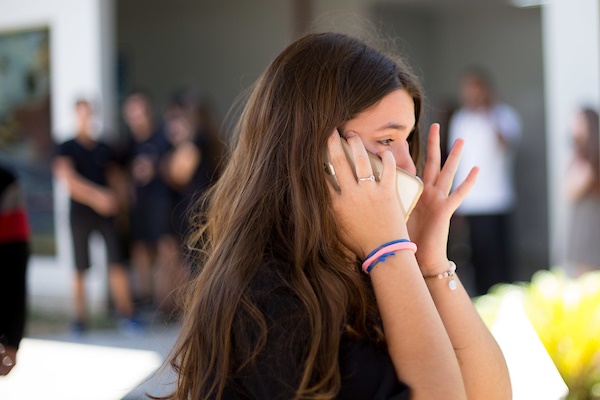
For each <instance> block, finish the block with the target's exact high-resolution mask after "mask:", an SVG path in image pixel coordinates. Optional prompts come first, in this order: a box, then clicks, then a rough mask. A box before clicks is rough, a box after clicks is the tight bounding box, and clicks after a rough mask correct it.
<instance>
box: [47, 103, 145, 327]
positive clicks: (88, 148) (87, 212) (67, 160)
mask: <svg viewBox="0 0 600 400" xmlns="http://www.w3.org/2000/svg"><path fill="white" fill-rule="evenodd" d="M75 112H76V116H77V135H76V137H75V138H74V139H71V140H68V141H66V142H64V143H62V144H60V145H59V146H58V149H57V152H56V158H55V160H54V164H53V169H54V173H55V175H56V176H57V177H58V178H59V179H62V180H63V181H64V182H65V183H66V185H67V188H68V191H69V196H70V197H71V210H70V226H71V232H72V236H73V250H74V255H75V268H76V273H75V282H74V299H75V320H74V322H73V328H74V330H75V331H76V332H78V333H80V332H83V331H84V330H85V329H86V323H87V313H86V307H85V298H86V296H85V273H86V271H87V270H88V269H89V268H90V258H89V254H88V245H89V238H90V235H91V233H92V232H94V231H98V232H99V233H100V234H102V236H103V238H104V241H105V243H106V250H107V255H108V263H109V268H108V271H109V285H110V293H111V295H112V298H113V301H114V305H115V308H116V311H117V313H118V314H119V316H120V317H121V318H123V319H124V322H126V323H127V324H129V325H139V321H138V320H137V319H136V318H135V317H134V307H133V302H132V298H131V293H130V288H129V278H128V274H127V271H126V269H125V267H124V265H123V260H122V257H121V254H120V248H119V243H118V239H117V232H116V229H115V224H114V217H115V215H116V214H117V212H118V210H119V201H118V197H117V195H116V192H115V190H114V189H113V188H111V185H110V183H111V182H110V180H111V178H114V177H115V174H116V173H117V170H116V168H117V164H116V162H115V155H114V153H113V151H112V149H111V148H110V147H108V146H107V145H106V144H104V143H101V142H98V141H96V140H95V139H94V137H93V132H92V116H93V114H92V107H91V104H90V103H89V102H88V101H86V100H79V101H77V103H76V105H75Z"/></svg>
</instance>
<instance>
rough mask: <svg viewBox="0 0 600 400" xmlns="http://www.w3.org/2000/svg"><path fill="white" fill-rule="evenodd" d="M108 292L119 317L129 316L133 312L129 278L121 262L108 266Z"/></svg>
mask: <svg viewBox="0 0 600 400" xmlns="http://www.w3.org/2000/svg"><path fill="white" fill-rule="evenodd" d="M108 280H109V285H110V294H111V297H112V300H113V302H114V304H115V309H116V311H117V314H118V315H119V316H120V317H125V318H131V317H132V316H133V314H134V308H133V301H132V298H131V291H130V289H129V278H128V276H127V271H126V270H125V267H123V265H122V264H111V265H110V266H109V268H108Z"/></svg>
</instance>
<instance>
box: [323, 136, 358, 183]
mask: <svg viewBox="0 0 600 400" xmlns="http://www.w3.org/2000/svg"><path fill="white" fill-rule="evenodd" d="M327 150H328V151H329V161H330V162H331V164H332V165H333V170H334V171H335V178H336V179H337V181H338V185H339V186H340V188H344V187H348V186H349V185H351V184H356V180H355V179H354V174H353V173H352V168H351V167H350V164H349V163H348V159H347V158H346V153H345V152H344V148H343V146H342V138H341V137H340V134H339V132H338V131H337V129H336V130H335V131H333V133H332V134H331V135H330V136H329V139H327Z"/></svg>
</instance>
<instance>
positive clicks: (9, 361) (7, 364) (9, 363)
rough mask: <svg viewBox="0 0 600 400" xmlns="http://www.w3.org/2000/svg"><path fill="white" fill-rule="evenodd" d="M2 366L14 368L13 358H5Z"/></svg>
mask: <svg viewBox="0 0 600 400" xmlns="http://www.w3.org/2000/svg"><path fill="white" fill-rule="evenodd" d="M2 365H4V366H5V367H12V366H13V360H12V358H10V357H9V356H4V358H3V359H2Z"/></svg>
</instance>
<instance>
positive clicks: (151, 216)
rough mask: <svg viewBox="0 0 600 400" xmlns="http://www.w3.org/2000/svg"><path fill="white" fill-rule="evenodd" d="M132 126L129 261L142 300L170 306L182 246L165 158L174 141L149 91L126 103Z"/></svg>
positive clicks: (128, 158) (125, 115) (128, 157)
mask: <svg viewBox="0 0 600 400" xmlns="http://www.w3.org/2000/svg"><path fill="white" fill-rule="evenodd" d="M123 118H124V120H125V123H126V125H127V127H128V129H129V133H130V135H129V138H128V144H127V146H126V150H125V160H124V162H125V163H126V164H127V168H128V171H129V178H130V180H131V183H132V191H131V206H130V209H131V241H132V243H131V262H132V265H133V270H134V284H135V290H136V295H137V298H138V300H139V301H140V302H141V304H143V305H144V306H146V305H154V306H155V307H157V308H159V309H160V308H165V309H166V310H169V309H170V308H171V305H170V299H169V296H170V294H171V291H172V289H173V287H172V284H171V278H172V276H173V274H177V273H178V270H177V269H178V268H179V267H180V265H179V260H178V258H177V256H176V255H177V254H178V251H177V250H178V244H177V239H176V238H175V235H174V234H173V233H172V231H173V230H172V227H171V221H172V220H171V218H172V213H173V197H172V194H171V191H170V189H169V187H168V185H167V178H166V171H165V169H166V162H165V157H166V155H167V154H168V152H169V151H170V150H171V147H172V146H171V144H170V143H169V141H168V140H167V138H166V136H165V131H164V126H163V125H162V124H160V123H158V122H157V121H155V119H154V116H153V113H152V105H151V102H150V98H149V97H148V95H147V94H145V93H143V92H141V91H137V92H133V93H131V94H130V95H129V96H128V97H127V98H126V99H125V102H124V104H123Z"/></svg>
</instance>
